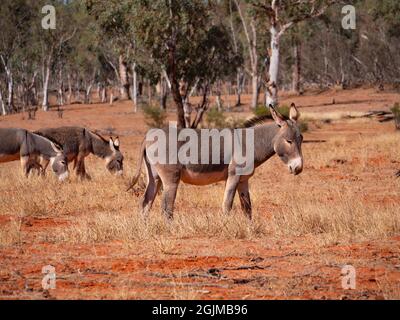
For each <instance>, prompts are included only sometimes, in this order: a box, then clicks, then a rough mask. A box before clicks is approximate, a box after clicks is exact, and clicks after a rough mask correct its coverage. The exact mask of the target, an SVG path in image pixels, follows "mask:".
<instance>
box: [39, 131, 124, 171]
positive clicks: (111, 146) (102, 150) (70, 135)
mask: <svg viewBox="0 0 400 320" xmlns="http://www.w3.org/2000/svg"><path fill="white" fill-rule="evenodd" d="M35 133H37V134H39V135H41V136H44V137H46V138H48V139H50V140H51V141H54V142H56V143H58V144H60V145H61V146H62V147H63V149H64V153H65V155H66V156H67V159H68V162H72V161H73V162H74V169H75V171H76V174H77V175H78V176H79V177H81V178H82V179H90V176H89V175H88V174H87V172H86V168H85V158H86V157H87V156H88V155H89V154H91V153H92V154H94V155H95V156H98V157H100V158H102V159H104V160H105V162H106V168H107V169H108V171H110V172H111V173H116V174H119V175H121V174H122V172H123V160H124V157H123V155H122V153H121V152H120V151H119V146H120V142H119V138H118V137H117V138H116V139H115V140H113V139H112V138H110V140H106V139H104V138H103V137H102V136H100V135H99V134H97V133H94V132H93V131H90V130H88V129H86V128H81V127H61V128H53V129H52V128H50V129H41V130H38V131H36V132H35ZM40 164H41V166H42V167H43V169H44V170H46V167H47V165H48V162H47V161H45V160H44V161H43V160H42V161H40Z"/></svg>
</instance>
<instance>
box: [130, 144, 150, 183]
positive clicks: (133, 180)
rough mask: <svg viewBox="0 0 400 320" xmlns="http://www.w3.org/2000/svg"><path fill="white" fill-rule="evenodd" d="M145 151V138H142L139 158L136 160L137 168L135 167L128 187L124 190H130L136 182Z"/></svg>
mask: <svg viewBox="0 0 400 320" xmlns="http://www.w3.org/2000/svg"><path fill="white" fill-rule="evenodd" d="M145 151H146V140H143V142H142V146H141V147H140V154H139V160H138V162H137V169H136V172H135V175H134V176H133V178H132V181H131V183H130V184H129V188H128V189H127V190H126V191H129V190H131V189H132V188H133V187H134V186H135V185H136V183H137V182H138V181H139V178H140V173H141V171H142V165H143V159H144V156H145Z"/></svg>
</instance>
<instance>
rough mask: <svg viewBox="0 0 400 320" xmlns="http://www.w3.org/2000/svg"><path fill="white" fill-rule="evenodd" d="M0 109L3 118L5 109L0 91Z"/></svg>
mask: <svg viewBox="0 0 400 320" xmlns="http://www.w3.org/2000/svg"><path fill="white" fill-rule="evenodd" d="M0 107H1V113H2V115H3V116H5V115H7V109H6V105H5V103H4V100H3V94H2V92H1V90H0Z"/></svg>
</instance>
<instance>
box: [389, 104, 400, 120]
mask: <svg viewBox="0 0 400 320" xmlns="http://www.w3.org/2000/svg"><path fill="white" fill-rule="evenodd" d="M390 111H392V113H393V114H394V116H395V117H400V103H398V102H396V103H395V104H394V106H393V107H392V108H391V109H390Z"/></svg>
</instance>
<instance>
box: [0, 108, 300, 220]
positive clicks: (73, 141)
mask: <svg viewBox="0 0 400 320" xmlns="http://www.w3.org/2000/svg"><path fill="white" fill-rule="evenodd" d="M269 108H270V112H271V116H272V118H273V120H274V121H273V122H269V121H266V119H267V117H255V118H252V119H250V120H248V121H247V122H246V123H245V127H246V128H250V127H251V128H254V168H253V170H252V172H251V173H249V174H246V175H237V174H236V170H235V169H236V168H237V163H235V159H234V158H233V157H232V156H231V155H230V157H231V158H230V161H228V163H225V161H224V162H222V163H220V164H211V163H212V161H210V162H209V164H201V161H199V162H197V163H196V164H182V163H179V161H178V163H175V164H173V163H170V164H168V163H167V164H165V163H164V164H162V163H152V162H151V161H150V160H149V157H148V156H147V155H146V150H147V149H148V148H149V147H150V146H151V144H152V143H153V142H151V141H146V139H143V142H142V146H141V149H140V156H139V162H138V166H137V171H136V173H135V175H134V177H133V179H132V182H131V184H130V187H129V189H131V188H132V187H133V186H134V185H135V184H136V183H137V182H138V180H139V177H140V174H141V167H142V165H143V162H144V163H145V171H146V175H147V185H146V190H145V193H144V197H143V199H142V201H141V203H140V210H141V212H142V214H143V215H144V216H145V217H146V216H147V215H148V213H149V211H150V209H151V206H152V204H153V202H154V199H155V197H156V195H157V194H158V192H159V191H160V189H161V187H162V202H161V207H162V212H163V214H164V215H165V216H166V218H168V219H172V218H173V208H174V203H175V198H176V193H177V189H178V185H179V183H180V182H181V181H182V182H184V183H188V184H193V185H209V184H212V183H216V182H219V181H225V192H224V199H223V204H222V210H223V212H225V213H228V212H229V211H230V210H231V209H232V205H233V200H234V197H235V194H236V193H238V196H239V198H240V204H241V208H242V211H243V212H244V214H245V215H246V216H247V217H248V218H249V219H251V217H252V209H251V201H250V193H249V179H250V178H251V177H252V176H253V174H254V170H255V169H256V168H257V167H258V166H260V165H261V164H263V163H264V162H265V161H267V160H268V159H270V158H271V157H272V156H273V155H275V154H277V155H278V156H279V158H280V159H281V160H282V161H283V163H284V164H286V165H287V167H288V169H289V172H290V173H291V174H294V175H298V174H299V173H301V172H302V170H303V155H302V150H301V146H302V143H303V136H302V135H301V131H300V129H299V126H298V122H297V121H298V119H299V116H300V114H299V112H298V110H297V108H296V106H295V105H294V104H292V105H291V108H290V112H289V117H288V118H286V117H284V116H283V115H281V114H280V113H279V112H278V111H277V110H276V109H275V108H274V107H272V106H270V107H269ZM162 130H168V129H162ZM166 134H168V133H167V132H166ZM196 134H197V135H198V138H199V137H200V136H199V135H200V131H199V130H196ZM199 140H200V138H199ZM210 142H211V143H212V141H211V140H210ZM183 143H184V142H182V141H176V145H177V148H178V150H179V148H180V147H181V146H182V145H183ZM224 152H225V148H224V147H223V146H222V145H221V146H220V155H221V158H220V159H226V157H225V156H226V155H225V154H224ZM90 154H94V155H95V156H97V157H100V158H102V159H104V160H105V164H106V168H107V169H108V171H109V172H111V173H113V174H119V175H121V174H122V172H123V160H124V157H123V154H122V153H121V151H120V141H119V138H118V137H117V138H115V139H113V138H111V137H110V139H105V138H104V137H102V136H101V135H99V134H97V133H96V132H94V131H92V130H89V129H87V128H82V127H61V128H47V129H41V130H37V131H35V132H30V131H28V130H25V129H15V128H9V129H0V163H4V162H10V161H16V160H20V161H21V165H22V170H23V173H24V174H25V175H26V176H28V175H29V174H30V172H31V171H32V170H37V171H38V172H39V173H40V174H42V175H44V174H45V172H46V169H47V167H48V165H49V164H50V166H51V169H52V171H53V172H54V174H55V175H56V176H57V177H58V179H59V180H60V181H64V180H66V179H67V178H68V176H69V169H68V164H69V163H71V162H72V163H73V168H74V170H75V172H76V174H77V175H78V176H79V177H80V178H82V179H90V176H89V175H88V174H87V172H86V169H85V158H86V157H87V156H89V155H90ZM210 156H211V155H210ZM200 158H202V156H201V154H199V159H200ZM129 189H128V190H129Z"/></svg>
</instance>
